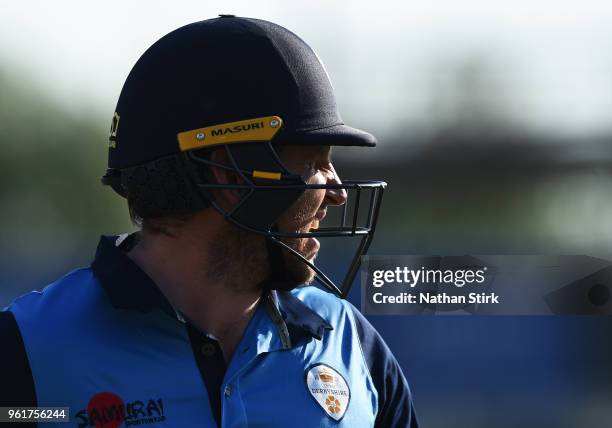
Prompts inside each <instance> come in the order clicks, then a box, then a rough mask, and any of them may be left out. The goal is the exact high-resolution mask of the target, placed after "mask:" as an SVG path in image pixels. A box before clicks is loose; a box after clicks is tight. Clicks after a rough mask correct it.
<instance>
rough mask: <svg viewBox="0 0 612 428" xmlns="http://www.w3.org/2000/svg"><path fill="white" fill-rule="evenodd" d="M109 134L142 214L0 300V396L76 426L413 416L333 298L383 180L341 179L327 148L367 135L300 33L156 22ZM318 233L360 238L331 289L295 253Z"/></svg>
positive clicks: (231, 20) (126, 191) (370, 332)
mask: <svg viewBox="0 0 612 428" xmlns="http://www.w3.org/2000/svg"><path fill="white" fill-rule="evenodd" d="M109 141H110V144H109V146H110V147H109V169H108V171H107V174H106V175H105V176H104V177H103V182H104V183H105V184H108V185H110V186H112V187H113V189H115V191H117V192H118V193H119V194H121V195H122V196H125V197H126V198H127V201H128V206H129V209H130V214H131V216H132V219H133V220H134V221H135V222H136V223H137V224H139V225H141V229H142V230H141V231H140V232H139V233H135V234H132V235H130V236H127V237H126V236H120V237H102V239H101V241H100V244H99V246H98V250H97V253H96V256H95V259H94V261H93V263H92V265H91V267H90V268H87V269H81V270H77V271H74V272H72V273H70V274H68V275H67V276H65V277H64V278H62V279H60V280H59V281H57V282H55V283H54V284H51V285H50V286H48V287H47V288H45V290H43V291H42V292H40V293H38V292H35V293H30V294H28V295H26V296H23V297H21V298H19V299H17V300H16V301H15V302H14V303H13V304H12V305H11V306H9V307H8V308H7V309H8V310H7V311H5V312H3V313H0V315H2V317H0V323H1V324H0V326H1V327H0V331H1V332H2V338H3V343H4V344H5V345H7V344H8V346H9V348H8V349H12V350H13V353H11V354H10V355H8V357H7V356H6V355H5V357H4V358H5V359H7V361H5V362H4V364H3V365H2V368H1V370H3V372H4V373H3V377H4V378H6V379H7V381H6V382H3V384H2V385H3V386H2V388H1V389H2V392H1V393H0V405H4V406H7V405H11V406H17V405H21V406H35V405H38V406H68V407H70V409H71V412H72V414H71V417H72V420H73V423H74V424H75V425H76V426H80V427H85V426H96V427H107V426H108V427H110V426H112V427H118V426H133V425H144V426H177V427H178V426H181V427H182V426H185V427H187V426H206V427H208V426H224V427H226V426H227V427H230V426H231V427H238V426H240V427H242V426H270V427H273V426H287V425H292V426H295V427H302V426H304V427H315V426H316V427H324V426H347V427H369V426H380V427H406V426H409V427H415V426H417V423H416V418H415V414H414V411H413V408H412V401H411V397H410V392H409V389H408V385H407V383H406V380H405V378H404V377H403V375H402V373H401V369H400V368H399V366H398V364H397V362H396V360H395V359H394V357H393V356H392V354H391V352H390V351H389V349H388V348H387V347H386V345H385V344H384V342H383V341H382V339H381V338H380V336H379V335H378V334H377V333H376V332H375V330H374V329H373V327H372V326H371V325H370V324H369V323H368V322H367V321H366V320H365V318H364V317H363V316H362V315H361V314H360V313H359V312H358V311H357V310H356V309H355V308H354V307H353V306H352V305H350V304H349V303H348V302H346V301H345V300H342V299H340V298H338V297H337V296H336V295H335V294H338V295H340V296H343V297H344V296H346V294H347V293H348V288H349V287H350V284H351V282H352V280H353V278H354V275H355V272H356V268H357V265H358V261H359V256H360V255H361V254H363V253H365V251H366V249H367V246H368V245H369V242H370V240H371V238H372V233H373V230H374V226H375V223H376V217H377V214H378V209H379V204H380V199H381V196H382V190H383V188H384V185H385V184H384V183H383V182H365V181H361V182H347V183H342V182H341V181H340V179H339V177H338V175H337V174H336V171H335V170H334V167H333V165H332V162H331V158H330V156H331V147H330V146H331V145H341V146H342V145H361V146H373V145H374V144H375V139H374V137H373V136H371V135H370V134H368V133H365V132H363V131H359V130H356V129H354V128H350V127H348V126H346V125H344V124H343V123H342V122H341V119H340V117H339V115H338V113H337V110H336V106H335V101H334V98H333V93H332V89H331V85H330V83H329V80H328V77H327V74H326V73H325V70H324V69H323V66H322V65H321V63H320V62H319V60H318V58H317V57H316V55H315V54H314V52H313V51H312V50H311V49H310V48H309V47H308V46H307V45H306V44H305V43H304V42H303V41H302V40H301V39H299V38H298V37H297V36H295V35H294V34H293V33H291V32H289V31H288V30H286V29H284V28H282V27H280V26H277V25H275V24H272V23H270V22H266V21H261V20H255V19H246V18H237V17H234V16H231V15H222V16H220V17H219V18H217V19H212V20H207V21H202V22H197V23H194V24H191V25H187V26H185V27H182V28H179V29H178V30H175V31H174V32H172V33H170V34H168V35H167V36H165V37H163V38H162V39H160V40H159V41H158V42H156V43H155V44H154V45H153V46H152V47H151V48H149V50H147V52H145V54H144V55H143V56H142V57H141V58H140V60H139V61H138V62H137V63H136V65H135V66H134V68H133V69H132V71H131V73H130V75H129V76H128V79H127V80H126V83H125V85H124V87H123V89H122V92H121V96H120V98H119V102H118V105H117V111H116V112H115V114H114V116H113V122H112V126H111V135H110V139H109ZM349 192H354V193H356V201H355V202H354V203H353V204H352V210H347V209H345V207H346V206H347V198H348V193H349ZM366 192H369V200H368V204H367V208H366V212H367V214H368V215H367V219H365V220H364V221H362V222H360V221H359V215H358V210H359V207H360V205H362V204H361V203H360V201H361V202H363V200H364V199H367V198H366V196H361V195H362V193H363V194H365V193H366ZM339 207H342V208H339ZM334 208H339V209H341V212H342V215H341V216H340V217H338V222H339V225H337V226H335V227H321V224H320V223H321V222H322V221H324V218H325V217H326V215H328V210H332V209H334ZM347 211H350V212H348V218H347ZM327 236H349V237H354V238H355V237H356V238H359V239H360V245H359V247H358V249H357V254H356V257H355V258H354V261H353V263H352V265H351V267H350V268H349V273H348V275H347V278H346V279H345V281H344V283H343V284H342V286H341V287H337V286H336V285H335V284H334V283H333V281H331V280H330V279H329V278H328V277H327V276H326V275H325V274H324V273H323V272H321V271H320V270H319V268H318V267H317V266H315V264H314V259H315V257H316V254H317V252H318V250H319V246H320V243H319V241H318V240H317V239H316V237H327ZM315 278H316V279H318V280H319V281H320V283H321V284H322V286H323V287H324V288H327V289H328V291H323V290H321V289H319V288H316V287H314V286H308V284H310V283H311V282H312V281H313V280H314V279H315ZM334 293H335V294H334ZM6 385H11V386H10V387H7V386H6Z"/></svg>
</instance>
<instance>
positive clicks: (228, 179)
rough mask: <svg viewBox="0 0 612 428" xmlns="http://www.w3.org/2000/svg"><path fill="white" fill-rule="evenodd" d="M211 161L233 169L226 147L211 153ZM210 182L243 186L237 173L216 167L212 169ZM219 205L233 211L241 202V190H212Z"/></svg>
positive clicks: (218, 148)
mask: <svg viewBox="0 0 612 428" xmlns="http://www.w3.org/2000/svg"><path fill="white" fill-rule="evenodd" d="M210 160H211V161H213V162H216V163H219V164H222V165H227V166H229V167H231V163H230V161H229V159H228V156H227V153H226V151H225V147H217V148H216V149H213V150H212V151H211V153H210ZM210 180H211V182H212V183H215V184H242V183H243V181H242V179H241V178H240V177H239V176H238V174H237V173H236V172H235V171H232V170H230V169H226V168H219V167H216V166H211V167H210ZM209 191H210V192H211V193H212V194H213V196H214V198H215V200H216V201H217V203H219V204H220V205H221V207H223V208H224V209H226V210H229V209H231V208H232V207H233V206H234V205H235V204H236V203H238V201H239V200H240V190H239V189H210V190H209Z"/></svg>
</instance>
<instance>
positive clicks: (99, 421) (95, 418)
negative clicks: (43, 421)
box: [75, 392, 166, 428]
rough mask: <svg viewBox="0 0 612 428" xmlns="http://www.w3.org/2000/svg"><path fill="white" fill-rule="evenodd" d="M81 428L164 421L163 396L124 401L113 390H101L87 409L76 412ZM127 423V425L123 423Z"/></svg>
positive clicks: (114, 427)
mask: <svg viewBox="0 0 612 428" xmlns="http://www.w3.org/2000/svg"><path fill="white" fill-rule="evenodd" d="M75 418H76V420H77V422H78V427H79V428H85V427H91V426H95V427H96V428H118V427H119V426H125V427H130V426H136V425H147V424H155V423H158V422H164V421H165V420H166V416H165V415H164V402H163V400H162V399H161V398H158V399H149V400H144V401H141V400H135V401H130V402H127V403H126V402H124V401H123V399H122V398H121V397H119V396H118V395H117V394H114V393H112V392H99V393H97V394H95V395H94V396H93V397H91V399H90V400H89V403H88V404H87V409H83V410H80V411H78V412H77V413H76V415H75ZM123 424H125V425H123Z"/></svg>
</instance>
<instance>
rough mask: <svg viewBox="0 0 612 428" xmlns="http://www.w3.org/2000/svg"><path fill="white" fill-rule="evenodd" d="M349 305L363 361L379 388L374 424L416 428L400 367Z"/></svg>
mask: <svg viewBox="0 0 612 428" xmlns="http://www.w3.org/2000/svg"><path fill="white" fill-rule="evenodd" d="M350 306H351V309H352V311H353V315H354V319H355V325H356V327H357V333H358V335H359V340H360V341H361V347H362V349H363V354H364V357H365V360H366V364H367V365H368V368H369V369H370V374H371V375H372V380H373V381H374V386H375V387H376V390H377V391H378V415H377V416H376V424H375V427H381V428H382V427H385V428H405V427H406V428H418V426H419V424H418V421H417V418H416V414H415V412H414V405H413V402H412V394H411V393H410V388H409V387H408V382H407V381H406V378H405V377H404V374H403V373H402V369H401V367H400V366H399V364H398V362H397V360H396V359H395V357H394V356H393V354H392V353H391V350H390V349H389V347H388V346H387V344H386V343H385V342H384V341H383V339H382V337H381V336H380V334H378V332H377V331H376V329H374V327H373V326H372V324H370V322H369V321H368V320H367V319H366V318H365V317H364V316H363V315H362V314H361V312H359V311H358V310H357V309H356V308H355V307H354V306H353V305H350Z"/></svg>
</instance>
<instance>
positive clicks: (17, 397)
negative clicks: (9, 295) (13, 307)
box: [0, 311, 37, 428]
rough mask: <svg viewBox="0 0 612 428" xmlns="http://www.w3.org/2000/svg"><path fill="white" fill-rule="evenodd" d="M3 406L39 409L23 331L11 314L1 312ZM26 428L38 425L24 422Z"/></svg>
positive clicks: (0, 399) (0, 401)
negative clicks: (22, 335)
mask: <svg viewBox="0 0 612 428" xmlns="http://www.w3.org/2000/svg"><path fill="white" fill-rule="evenodd" d="M0 343H2V352H1V353H0V407H36V406H37V399H36V392H35V388H34V378H33V377H32V370H31V369H30V363H29V361H28V356H27V354H26V351H25V346H24V344H23V339H22V337H21V332H20V331H19V327H18V326H17V322H16V321H15V317H14V316H13V313H12V312H10V311H0ZM19 425H22V426H23V428H26V427H34V426H36V424H35V423H32V424H31V423H23V424H19Z"/></svg>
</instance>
